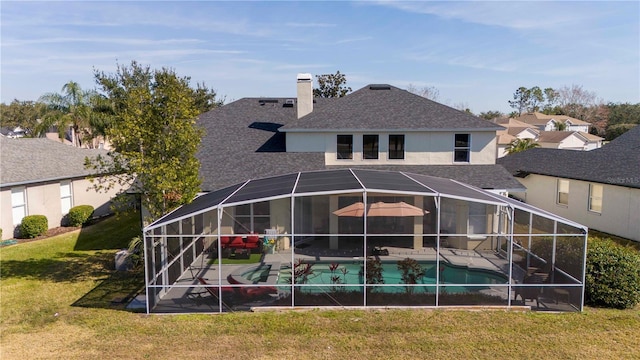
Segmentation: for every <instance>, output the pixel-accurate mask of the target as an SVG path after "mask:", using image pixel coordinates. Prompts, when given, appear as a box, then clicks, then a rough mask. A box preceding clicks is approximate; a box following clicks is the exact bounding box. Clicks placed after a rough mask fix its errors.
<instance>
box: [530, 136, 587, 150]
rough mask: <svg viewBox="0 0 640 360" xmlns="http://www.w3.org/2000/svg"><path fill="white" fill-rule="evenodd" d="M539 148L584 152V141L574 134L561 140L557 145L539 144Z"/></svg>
mask: <svg viewBox="0 0 640 360" xmlns="http://www.w3.org/2000/svg"><path fill="white" fill-rule="evenodd" d="M539 144H540V147H543V148H552V149H565V150H585V140H584V139H583V138H582V137H580V136H578V134H576V133H572V134H571V135H569V136H567V137H566V138H564V139H562V140H561V141H560V142H558V143H545V142H540V143H539Z"/></svg>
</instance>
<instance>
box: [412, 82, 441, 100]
mask: <svg viewBox="0 0 640 360" xmlns="http://www.w3.org/2000/svg"><path fill="white" fill-rule="evenodd" d="M407 91H408V92H410V93H413V94H416V95H418V96H422V97H424V98H427V99H429V100H433V101H438V98H439V97H440V90H438V89H437V88H436V87H435V86H424V87H421V88H418V87H417V86H415V85H413V84H409V85H407Z"/></svg>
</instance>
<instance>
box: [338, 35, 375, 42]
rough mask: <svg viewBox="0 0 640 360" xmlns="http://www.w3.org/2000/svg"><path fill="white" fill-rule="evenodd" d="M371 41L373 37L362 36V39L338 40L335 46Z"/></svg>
mask: <svg viewBox="0 0 640 360" xmlns="http://www.w3.org/2000/svg"><path fill="white" fill-rule="evenodd" d="M371 39H373V37H371V36H363V37H357V38H347V39H342V40H338V41H336V42H335V44H348V43H352V42H358V41H367V40H371Z"/></svg>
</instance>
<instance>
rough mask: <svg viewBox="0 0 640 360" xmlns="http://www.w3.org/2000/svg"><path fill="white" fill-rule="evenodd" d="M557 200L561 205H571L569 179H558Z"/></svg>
mask: <svg viewBox="0 0 640 360" xmlns="http://www.w3.org/2000/svg"><path fill="white" fill-rule="evenodd" d="M556 202H557V203H558V204H560V205H569V180H566V179H558V196H557V198H556Z"/></svg>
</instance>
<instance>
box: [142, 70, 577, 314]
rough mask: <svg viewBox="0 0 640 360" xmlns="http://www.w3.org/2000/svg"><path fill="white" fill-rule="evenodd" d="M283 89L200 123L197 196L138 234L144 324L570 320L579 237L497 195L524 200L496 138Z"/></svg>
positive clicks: (385, 96) (423, 117) (308, 82)
mask: <svg viewBox="0 0 640 360" xmlns="http://www.w3.org/2000/svg"><path fill="white" fill-rule="evenodd" d="M296 86H297V97H296V98H244V99H240V100H237V101H234V102H232V103H230V104H227V105H224V106H222V107H220V108H217V109H214V110H212V111H210V112H207V113H205V114H202V115H201V116H200V118H199V124H200V125H202V126H203V127H204V128H205V130H206V136H205V137H204V139H203V141H202V145H201V149H200V151H199V153H198V155H197V156H198V158H199V160H200V163H201V169H200V175H201V178H202V179H203V185H202V186H203V190H204V192H203V194H202V195H200V196H198V197H197V198H196V199H195V200H194V201H193V202H192V203H191V204H188V205H184V206H182V207H180V208H178V209H176V210H174V211H173V212H171V213H169V214H167V215H165V216H164V217H162V218H160V219H158V220H156V221H155V222H153V223H151V224H150V225H148V226H147V227H145V229H144V244H145V250H144V251H145V267H146V281H145V283H146V289H147V311H148V312H154V313H179V312H226V311H238V310H250V309H251V308H253V307H277V306H284V307H292V306H296V307H298V306H302V307H304V306H310V307H314V306H358V307H361V306H367V307H379V306H382V307H384V306H427V307H432V306H451V305H454V306H455V305H496V306H507V307H509V306H526V307H532V308H535V309H553V310H559V311H576V310H581V309H582V303H583V296H582V294H583V285H584V256H585V250H586V233H587V228H586V227H584V226H582V225H580V224H578V223H575V222H573V221H570V220H566V219H563V218H560V217H558V216H556V215H553V214H551V213H548V212H545V211H542V210H539V209H536V208H534V207H531V206H529V205H527V204H524V203H522V202H519V201H515V200H513V199H509V198H507V197H505V196H502V194H506V193H508V192H511V191H524V187H523V186H522V185H521V184H520V183H519V182H518V181H517V180H516V179H514V178H513V177H512V176H511V174H509V172H508V171H507V170H506V169H505V168H504V167H502V166H501V165H498V164H496V163H495V153H496V131H498V130H501V129H503V128H502V127H501V126H499V125H496V124H493V123H491V122H488V121H485V120H483V119H480V118H477V117H475V116H472V115H470V114H466V113H463V112H460V111H457V110H455V109H452V108H449V107H447V106H445V105H442V104H438V103H436V102H433V101H431V100H428V99H425V98H422V97H420V96H417V95H414V94H411V93H409V92H407V91H404V90H401V89H398V88H396V87H393V86H390V85H385V84H382V85H380V84H372V85H367V86H365V87H363V88H361V89H359V90H357V91H355V92H353V93H351V94H349V95H347V96H345V97H343V98H337V99H320V98H315V99H314V98H313V97H312V77H311V75H310V74H299V75H298V78H297V84H296ZM567 244H570V245H571V246H570V247H569V248H570V249H571V251H570V252H568V251H567V250H566V249H568V247H567V246H566V245H567Z"/></svg>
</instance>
